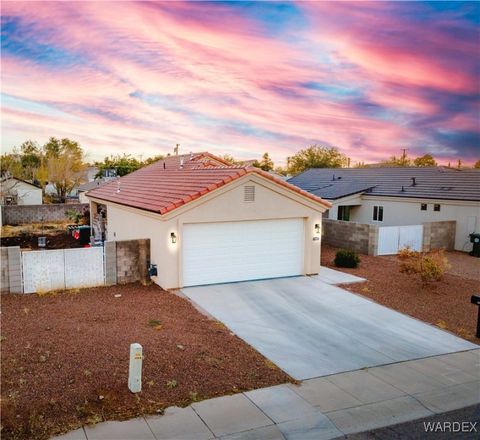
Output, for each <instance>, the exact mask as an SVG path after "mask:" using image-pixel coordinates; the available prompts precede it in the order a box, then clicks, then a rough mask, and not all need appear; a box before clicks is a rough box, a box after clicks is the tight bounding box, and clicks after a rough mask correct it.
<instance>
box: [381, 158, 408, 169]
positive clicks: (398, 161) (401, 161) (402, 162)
mask: <svg viewBox="0 0 480 440" xmlns="http://www.w3.org/2000/svg"><path fill="white" fill-rule="evenodd" d="M380 165H381V166H383V167H411V166H412V160H411V159H410V158H408V157H406V156H399V157H397V156H392V157H391V158H390V159H388V160H386V161H384V162H381V164H380Z"/></svg>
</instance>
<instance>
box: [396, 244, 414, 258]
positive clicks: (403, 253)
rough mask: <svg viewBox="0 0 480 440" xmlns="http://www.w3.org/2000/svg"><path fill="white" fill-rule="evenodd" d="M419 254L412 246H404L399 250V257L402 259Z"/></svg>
mask: <svg viewBox="0 0 480 440" xmlns="http://www.w3.org/2000/svg"><path fill="white" fill-rule="evenodd" d="M415 254H417V252H416V251H414V250H413V249H412V248H411V247H410V246H405V247H404V248H402V249H400V250H399V251H398V258H400V259H401V260H404V259H407V258H412V257H414V256H415Z"/></svg>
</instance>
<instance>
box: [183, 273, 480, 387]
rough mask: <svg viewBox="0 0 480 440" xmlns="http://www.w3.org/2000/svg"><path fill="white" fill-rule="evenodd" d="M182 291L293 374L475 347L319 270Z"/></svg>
mask: <svg viewBox="0 0 480 440" xmlns="http://www.w3.org/2000/svg"><path fill="white" fill-rule="evenodd" d="M182 291H183V293H184V294H185V295H186V296H187V297H189V298H190V299H191V300H192V301H193V302H195V303H196V304H197V305H199V306H200V308H202V309H204V310H205V311H207V312H208V313H209V314H211V315H212V316H214V317H215V318H216V319H218V320H219V321H221V322H223V323H224V324H225V325H227V326H228V327H229V328H230V329H231V330H232V331H233V332H234V333H235V334H237V335H238V336H239V337H240V338H242V339H243V340H245V341H246V342H247V343H249V344H250V345H252V346H253V347H254V348H255V349H257V350H258V351H259V352H260V353H262V354H263V355H264V356H266V357H267V358H268V359H270V360H271V361H273V362H274V363H275V364H277V365H278V366H279V367H280V368H282V369H283V370H284V371H286V372H287V373H289V374H290V375H291V376H292V377H294V378H295V379H298V380H304V379H309V378H313V377H319V376H326V375H330V374H336V373H340V372H344V371H350V370H357V369H360V368H365V367H372V366H376V365H383V364H390V363H393V362H399V361H406V360H411V359H418V358H423V357H428V356H434V355H439V354H445V353H452V352H456V351H463V350H471V349H473V348H478V346H477V345H475V344H472V343H470V342H467V341H465V340H463V339H460V338H458V337H456V336H454V335H452V334H450V333H447V332H445V331H442V330H440V329H438V328H436V327H433V326H430V325H427V324H425V323H423V322H421V321H418V320H416V319H413V318H410V317H408V316H406V315H403V314H401V313H398V312H395V311H393V310H391V309H389V308H387V307H383V306H381V305H379V304H376V303H374V302H372V301H370V300H368V299H365V298H362V297H361V296H358V295H355V294H352V293H350V292H347V291H345V290H343V289H340V288H339V287H336V286H334V285H330V284H327V283H325V282H323V281H321V280H320V279H319V278H318V277H295V278H282V279H275V280H263V281H251V282H243V283H232V284H217V285H210V286H199V287H189V288H185V289H183V290H182Z"/></svg>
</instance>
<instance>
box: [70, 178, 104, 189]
mask: <svg viewBox="0 0 480 440" xmlns="http://www.w3.org/2000/svg"><path fill="white" fill-rule="evenodd" d="M111 181H112V179H104V178H103V177H101V178H100V179H95V180H92V181H91V182H87V183H84V184H83V185H80V186H79V187H78V190H79V191H90V190H91V189H94V188H98V187H99V186H101V185H103V184H104V183H107V182H111Z"/></svg>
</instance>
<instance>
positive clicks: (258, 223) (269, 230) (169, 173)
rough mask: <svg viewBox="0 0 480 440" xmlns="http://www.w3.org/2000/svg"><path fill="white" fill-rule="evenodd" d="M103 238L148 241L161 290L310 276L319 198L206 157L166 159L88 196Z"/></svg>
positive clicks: (316, 254)
mask: <svg viewBox="0 0 480 440" xmlns="http://www.w3.org/2000/svg"><path fill="white" fill-rule="evenodd" d="M87 197H88V198H89V199H90V203H91V206H90V212H91V214H92V215H95V212H98V211H99V210H101V212H102V215H104V213H105V211H106V221H105V229H106V238H107V240H130V239H142V238H149V239H150V243H151V249H150V254H151V263H152V264H156V265H157V269H158V276H156V277H153V278H152V279H153V280H154V281H155V282H156V283H157V284H159V285H160V286H162V287H163V288H179V287H184V286H192V285H201V284H214V283H223V282H233V281H245V280H254V279H265V278H275V277H285V276H295V275H306V274H316V273H318V272H319V269H320V237H321V220H322V214H323V213H324V212H325V211H326V210H327V209H328V208H330V204H329V203H328V202H325V201H324V200H322V199H321V198H320V197H318V196H315V195H313V194H310V193H308V192H306V191H303V190H301V189H300V188H298V187H296V186H293V185H291V184H288V183H286V182H285V181H282V180H280V179H276V178H275V177H273V176H271V175H270V174H268V173H266V172H264V171H262V170H260V169H257V168H252V167H242V166H230V165H228V164H226V163H225V162H224V161H223V160H222V159H220V158H217V157H215V156H213V155H211V154H209V153H197V154H190V155H183V156H172V157H169V158H166V159H165V160H161V161H158V162H156V163H154V164H152V165H149V166H147V167H145V168H142V169H140V170H138V171H135V172H133V173H131V174H129V175H127V176H124V177H121V178H120V179H117V180H116V181H113V182H109V183H106V184H104V185H102V186H100V187H99V188H96V189H93V190H91V191H89V192H88V193H87Z"/></svg>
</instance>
